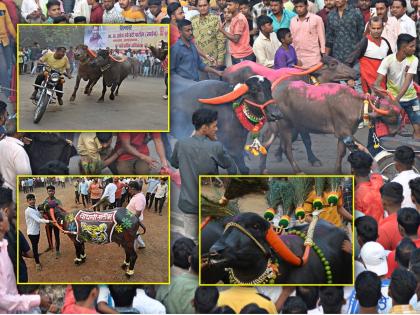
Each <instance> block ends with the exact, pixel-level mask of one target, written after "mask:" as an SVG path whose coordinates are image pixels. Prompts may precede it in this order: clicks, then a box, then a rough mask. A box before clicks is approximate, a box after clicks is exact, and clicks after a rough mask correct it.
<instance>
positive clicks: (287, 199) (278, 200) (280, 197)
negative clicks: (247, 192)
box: [265, 178, 295, 213]
mask: <svg viewBox="0 0 420 315" xmlns="http://www.w3.org/2000/svg"><path fill="white" fill-rule="evenodd" d="M294 194H295V191H294V186H293V185H292V184H291V183H290V182H287V181H284V180H279V179H276V178H273V179H272V180H271V181H270V182H269V184H268V191H267V193H266V195H265V197H266V199H267V204H268V205H269V207H270V208H273V209H277V207H278V206H279V205H280V204H282V205H283V209H284V213H289V212H290V211H291V210H292V209H293V207H294Z"/></svg>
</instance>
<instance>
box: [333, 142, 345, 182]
mask: <svg viewBox="0 0 420 315" xmlns="http://www.w3.org/2000/svg"><path fill="white" fill-rule="evenodd" d="M346 150H347V148H346V145H345V144H344V142H343V141H342V140H340V139H338V142H337V160H336V161H335V171H336V174H341V173H342V169H341V162H342V160H343V157H344V156H345V155H346Z"/></svg>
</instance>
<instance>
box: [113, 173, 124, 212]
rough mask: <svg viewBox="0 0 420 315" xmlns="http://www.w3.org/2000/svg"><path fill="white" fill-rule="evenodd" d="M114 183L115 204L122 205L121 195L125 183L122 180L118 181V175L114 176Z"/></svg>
mask: <svg viewBox="0 0 420 315" xmlns="http://www.w3.org/2000/svg"><path fill="white" fill-rule="evenodd" d="M114 184H115V186H117V191H116V192H115V206H116V207H122V203H121V197H122V191H123V188H124V187H125V184H124V183H123V182H122V181H120V179H119V178H118V177H114Z"/></svg>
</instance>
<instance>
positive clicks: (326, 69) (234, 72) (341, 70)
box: [223, 56, 356, 173]
mask: <svg viewBox="0 0 420 315" xmlns="http://www.w3.org/2000/svg"><path fill="white" fill-rule="evenodd" d="M255 74H258V75H262V76H264V77H266V78H268V79H269V80H270V81H271V82H272V84H273V86H276V85H278V84H280V83H281V82H282V81H284V80H293V81H297V80H302V81H304V82H306V83H309V84H316V85H317V84H320V83H327V82H339V81H342V80H345V81H347V80H350V79H356V71H355V70H354V69H352V68H350V67H349V66H347V65H345V64H344V63H341V62H339V61H338V60H337V59H335V58H333V57H330V56H324V57H323V58H322V60H321V63H320V64H319V65H316V66H313V67H311V68H309V69H300V68H280V69H277V70H274V69H270V68H267V67H264V66H263V65H260V64H257V63H255V62H252V61H243V62H241V63H239V64H236V65H234V66H231V67H229V68H228V69H226V70H225V71H224V72H223V79H224V80H225V81H227V82H229V83H232V84H237V83H241V82H244V81H245V80H246V79H247V78H248V77H249V76H252V75H255ZM275 124H276V122H271V123H269V124H267V125H268V126H269V128H267V130H265V132H264V134H263V140H264V141H265V142H264V146H265V147H266V148H267V151H268V150H269V149H270V146H271V144H272V143H273V142H274V140H275V137H276V136H278V137H280V132H281V130H280V129H279V127H278V126H276V125H275ZM274 131H276V132H275V133H274ZM298 134H300V135H301V138H302V141H303V144H304V145H305V149H306V153H307V156H308V161H309V163H310V164H311V165H312V166H321V165H322V163H321V161H320V160H319V159H318V158H317V157H316V156H315V154H314V153H313V151H312V141H311V137H310V134H309V133H308V132H307V131H305V130H300V132H299V133H298V132H297V130H296V129H293V131H292V140H293V142H294V141H295V140H296V139H297V136H298ZM275 155H276V157H277V159H278V160H279V161H282V155H283V149H282V145H280V146H279V148H278V151H277V152H276V153H275ZM259 168H260V172H261V173H266V172H267V155H265V154H263V155H261V157H260V166H259Z"/></svg>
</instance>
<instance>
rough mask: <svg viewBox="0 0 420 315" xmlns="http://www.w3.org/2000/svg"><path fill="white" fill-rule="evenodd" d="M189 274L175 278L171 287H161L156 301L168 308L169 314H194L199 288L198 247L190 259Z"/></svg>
mask: <svg viewBox="0 0 420 315" xmlns="http://www.w3.org/2000/svg"><path fill="white" fill-rule="evenodd" d="M188 260H189V262H190V268H189V271H188V272H185V273H183V274H181V275H178V276H176V277H173V278H172V279H171V285H170V286H160V287H159V288H158V291H157V295H156V299H157V300H159V301H160V302H162V304H163V305H165V306H166V311H167V313H168V314H193V313H194V307H193V305H192V303H191V302H192V300H193V299H194V294H195V290H196V289H197V288H198V268H199V261H198V247H195V248H194V250H193V251H192V253H191V255H190V256H189V258H188Z"/></svg>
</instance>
